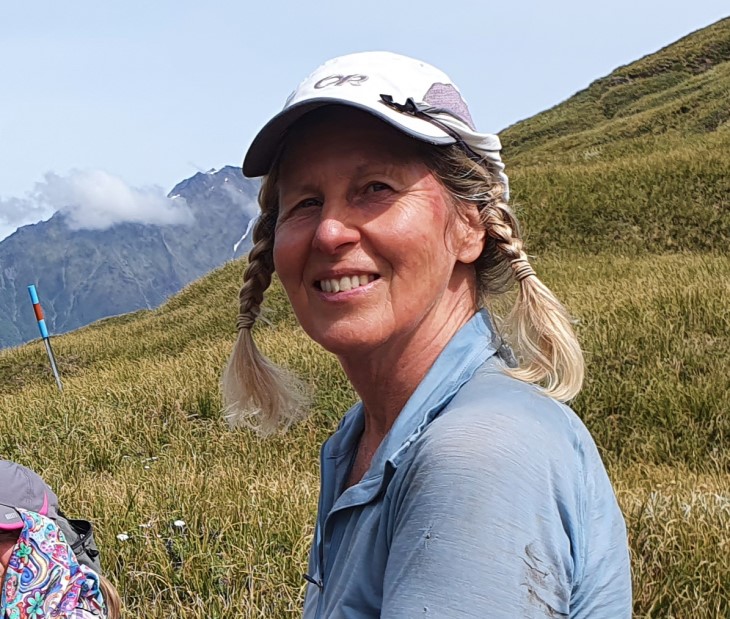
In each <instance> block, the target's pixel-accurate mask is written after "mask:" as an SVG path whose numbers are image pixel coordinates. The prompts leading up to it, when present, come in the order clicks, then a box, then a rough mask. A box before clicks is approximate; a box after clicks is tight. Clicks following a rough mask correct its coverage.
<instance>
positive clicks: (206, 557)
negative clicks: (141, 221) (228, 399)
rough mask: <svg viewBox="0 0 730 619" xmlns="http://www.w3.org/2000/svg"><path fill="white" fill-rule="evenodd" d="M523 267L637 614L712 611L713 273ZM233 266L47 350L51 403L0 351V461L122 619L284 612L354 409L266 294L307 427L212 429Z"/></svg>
mask: <svg viewBox="0 0 730 619" xmlns="http://www.w3.org/2000/svg"><path fill="white" fill-rule="evenodd" d="M537 267H538V268H539V270H540V272H541V274H542V275H543V276H544V277H545V279H546V281H548V282H550V283H551V285H553V287H554V288H555V290H556V291H557V292H558V294H560V295H561V297H562V298H564V299H565V301H566V302H567V303H568V305H569V306H570V307H571V308H572V310H573V311H574V313H575V315H576V317H577V318H578V319H579V331H580V336H581V338H582V340H583V343H584V345H585V348H586V352H587V358H588V383H587V386H586V389H585V391H584V393H583V394H582V395H581V396H580V398H579V400H578V401H577V402H576V403H575V408H576V409H577V410H578V412H579V413H580V414H581V416H582V417H583V418H584V420H585V421H586V423H587V424H588V426H589V428H590V429H591V431H592V432H593V434H594V436H595V437H596V440H597V442H598V443H599V445H600V447H601V450H602V453H603V455H604V458H605V459H606V462H607V463H608V465H609V471H610V474H611V476H612V479H613V480H614V483H615V485H616V489H617V493H618V496H619V500H620V502H621V505H622V507H623V509H624V512H625V514H626V517H627V521H628V524H629V530H630V534H631V546H632V551H633V561H634V579H635V585H636V593H637V596H636V616H637V617H668V616H675V617H693V618H695V617H697V618H708V619H709V618H710V617H712V618H715V617H720V616H726V615H727V614H728V613H730V595H728V588H727V586H726V585H727V584H728V582H730V562H729V560H728V553H727V546H728V544H730V481H729V478H728V471H730V453H729V452H728V451H727V450H726V449H723V448H722V445H727V444H728V441H729V440H730V420H729V419H728V416H727V414H726V408H727V402H728V395H729V394H730V379H729V378H728V375H727V371H726V360H727V359H728V358H729V357H730V317H728V313H727V311H726V310H725V308H727V307H728V302H729V301H730V288H729V287H728V286H729V284H728V282H730V259H728V258H727V257H725V256H719V255H713V254H707V255H694V256H688V255H684V256H655V257H644V258H641V259H631V258H623V257H610V256H598V257H585V256H581V255H565V256H556V257H553V258H551V259H550V260H540V261H539V262H538V264H537ZM241 268H242V265H241V264H240V263H233V264H229V265H228V266H226V267H225V268H224V269H222V270H220V271H217V272H216V273H214V274H213V275H212V276H210V277H208V278H205V279H203V280H201V281H199V282H197V283H196V284H194V285H192V286H190V287H189V288H187V289H186V290H184V291H183V292H182V293H181V294H180V295H178V296H177V297H175V298H173V299H172V300H171V301H170V302H169V303H167V304H166V305H164V306H163V307H161V308H160V309H158V310H156V311H147V312H140V313H137V314H131V315H127V316H123V317H119V318H113V319H107V320H105V321H103V322H101V323H97V324H95V325H92V326H90V327H87V328H85V329H81V330H79V331H77V332H75V333H73V334H69V335H66V336H62V337H59V338H56V340H55V348H56V352H57V356H58V360H59V366H60V367H61V370H62V371H63V374H64V379H65V387H66V389H65V392H64V394H63V395H60V394H59V393H58V392H57V391H55V388H54V386H53V382H52V378H51V376H50V373H49V371H48V370H47V369H46V363H45V361H44V358H43V355H44V353H43V349H42V346H41V345H40V343H39V342H36V343H34V344H30V345H26V346H25V347H23V348H19V349H16V350H9V351H4V352H2V353H0V385H1V386H0V412H1V413H2V414H0V453H2V454H3V455H5V456H6V457H10V458H14V459H17V460H19V461H21V462H23V463H25V464H28V465H31V466H33V467H34V468H36V469H37V470H39V471H40V472H41V473H42V474H43V475H44V476H45V477H46V478H47V479H48V480H49V481H50V482H51V483H52V484H53V485H55V486H56V487H57V488H58V489H59V492H60V496H61V499H62V501H63V502H64V503H65V504H66V505H67V506H68V511H70V512H73V513H82V514H88V515H91V516H93V517H94V519H95V520H96V521H97V523H98V527H99V538H100V542H101V544H102V546H103V548H104V549H105V554H104V564H105V566H106V567H107V568H108V569H110V570H111V572H112V575H113V577H114V579H115V580H116V582H117V583H118V584H119V586H120V588H121V589H122V590H123V591H124V592H125V597H126V600H127V604H128V605H129V614H128V616H129V617H171V616H172V617H185V618H191V619H192V618H200V619H202V618H203V617H222V616H224V615H225V616H229V615H231V614H232V615H233V616H240V617H261V616H266V617H285V616H292V617H293V616H297V613H298V612H299V611H298V608H299V604H300V601H301V595H302V586H303V581H302V579H301V574H302V571H303V569H304V565H305V555H306V551H307V547H308V544H309V539H310V535H311V532H312V529H311V527H312V523H313V518H314V512H315V508H316V494H317V490H318V485H317V462H318V458H317V453H318V446H319V443H320V442H321V441H322V440H323V439H324V438H325V436H327V434H328V433H329V432H331V431H332V429H333V428H334V426H335V424H336V423H337V420H338V417H339V415H340V414H341V412H342V411H343V410H344V409H345V408H346V407H347V406H348V405H349V404H350V403H351V402H352V401H353V400H354V394H353V393H352V391H351V389H350V388H349V386H348V384H347V382H346V381H345V379H344V377H343V375H342V373H341V371H340V369H339V366H338V364H337V363H336V361H335V360H334V359H333V358H332V357H330V356H329V355H327V354H324V353H322V352H321V351H319V350H317V349H316V347H315V346H313V345H312V343H311V342H309V341H308V339H307V338H306V336H304V335H303V334H302V333H301V331H300V330H299V329H298V328H297V327H296V325H295V323H294V321H293V319H292V317H291V315H290V314H289V313H288V311H287V309H286V302H285V300H284V297H283V295H282V293H281V291H280V290H279V289H278V288H277V289H275V290H274V291H273V294H271V295H269V299H268V306H269V319H270V321H271V323H272V324H271V326H267V325H262V326H260V327H259V328H258V330H257V339H258V341H259V342H260V343H261V345H262V347H263V348H264V349H265V350H266V351H268V352H269V353H270V354H271V355H272V356H273V357H274V358H275V359H276V360H277V361H279V362H281V363H284V364H286V365H288V366H289V367H292V368H294V369H295V370H296V371H297V372H299V373H300V374H301V375H303V376H304V377H305V378H306V379H307V381H308V382H309V384H310V385H311V386H312V390H313V393H314V394H315V400H314V407H313V410H312V414H311V416H310V418H309V419H308V420H307V421H306V422H304V423H303V424H301V425H300V426H298V427H296V428H295V429H294V430H293V431H292V432H291V433H289V434H288V435H286V436H282V437H276V438H274V439H272V440H270V441H266V442H262V441H260V440H259V439H257V438H256V437H254V436H253V435H251V434H250V433H249V432H247V431H236V432H231V431H229V430H228V429H227V428H226V426H225V424H224V423H223V422H222V421H221V419H220V416H219V409H220V399H219V390H218V380H219V371H220V368H221V366H222V365H223V363H224V360H225V358H226V355H227V354H228V351H229V350H230V346H231V344H232V342H233V332H232V325H233V324H234V319H235V309H236V308H235V302H234V300H235V296H236V287H237V285H238V281H239V276H240V272H241ZM178 519H182V520H184V521H185V523H186V526H185V528H184V529H179V528H177V527H175V526H174V525H173V522H174V521H175V520H178ZM120 533H126V534H128V535H129V537H130V539H129V540H126V541H119V540H117V539H116V535H117V534H120ZM145 600H153V603H152V604H150V603H148V602H146V601H145Z"/></svg>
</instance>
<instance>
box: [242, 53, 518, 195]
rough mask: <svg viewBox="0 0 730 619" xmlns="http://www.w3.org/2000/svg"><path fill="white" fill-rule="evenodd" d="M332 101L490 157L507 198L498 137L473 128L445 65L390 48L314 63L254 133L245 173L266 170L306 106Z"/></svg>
mask: <svg viewBox="0 0 730 619" xmlns="http://www.w3.org/2000/svg"><path fill="white" fill-rule="evenodd" d="M333 104H339V105H347V106H349V107H354V108H357V109H360V110H363V111H365V112H368V113H370V114H373V115H374V116H376V117H378V118H379V119H381V120H383V121H385V122H387V123H389V124H390V125H391V126H393V127H395V128H396V129H399V130H400V131H403V132H404V133H406V134H407V135H410V136H412V137H414V138H416V139H419V140H423V141H424V142H427V143H430V144H436V145H447V144H455V143H461V144H462V146H464V147H465V148H466V150H467V151H468V152H469V154H470V155H473V156H475V158H478V159H479V160H486V161H488V162H489V164H490V169H492V170H494V171H495V176H496V177H497V178H498V180H499V181H500V182H501V183H502V184H503V185H504V188H505V199H507V197H508V195H509V193H508V192H509V184H508V180H507V176H506V175H505V174H504V171H503V170H504V163H502V159H501V157H500V154H499V153H500V150H501V148H502V146H501V143H500V141H499V138H498V137H497V136H496V135H492V134H488V133H478V132H477V131H476V128H475V127H474V121H473V120H472V117H471V114H470V113H469V108H468V106H467V104H466V101H464V99H463V97H462V96H461V93H460V91H459V89H458V88H457V87H456V86H455V85H454V83H453V82H452V81H451V79H450V78H449V76H448V75H446V74H445V73H444V72H443V71H440V70H439V69H437V68H436V67H433V66H431V65H429V64H427V63H425V62H422V61H420V60H415V59H414V58H409V57H407V56H401V55H399V54H394V53H391V52H362V53H357V54H349V55H347V56H339V57H337V58H333V59H332V60H329V61H327V62H325V63H324V64H323V65H322V66H320V67H318V68H317V69H315V70H314V72H312V73H311V74H310V75H309V76H308V77H307V78H306V79H305V80H304V81H303V82H302V83H301V84H299V86H298V87H297V88H296V90H294V92H292V93H291V94H290V95H289V97H288V98H287V100H286V103H284V109H283V110H282V111H281V112H279V113H278V114H277V115H276V116H274V117H273V118H272V119H271V120H270V121H269V122H267V123H266V125H264V127H263V128H262V129H261V130H260V131H259V133H258V135H256V137H255V138H254V140H253V142H252V143H251V146H250V147H249V149H248V152H247V153H246V156H245V158H244V161H243V173H244V175H245V176H248V177H251V178H253V177H256V176H263V175H265V174H268V173H269V171H270V169H271V166H272V164H273V162H274V158H275V156H276V153H277V150H278V148H279V145H280V144H281V142H282V140H283V139H284V136H285V135H286V132H287V130H288V129H289V128H290V127H291V126H292V125H293V124H294V123H295V122H296V121H297V120H298V119H299V118H301V117H302V116H303V115H304V114H306V113H307V112H310V111H312V110H314V109H316V108H319V107H322V106H325V105H333Z"/></svg>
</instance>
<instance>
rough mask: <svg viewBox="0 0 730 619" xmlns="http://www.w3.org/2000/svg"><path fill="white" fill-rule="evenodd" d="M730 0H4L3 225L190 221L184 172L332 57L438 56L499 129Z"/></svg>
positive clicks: (239, 149)
mask: <svg viewBox="0 0 730 619" xmlns="http://www.w3.org/2000/svg"><path fill="white" fill-rule="evenodd" d="M729 14H730V9H729V8H728V4H727V0H694V1H693V2H691V3H687V2H686V1H684V0H683V1H681V2H680V1H679V0H613V1H612V2H590V1H586V0H581V1H573V0H570V1H568V0H565V1H561V0H553V2H544V1H540V0H512V1H510V2H505V3H497V2H493V1H491V0H481V1H477V0H452V1H451V2H443V0H420V1H413V2H409V1H406V2H398V1H394V0H370V1H369V2H364V1H360V2H348V1H346V0H339V1H331V0H320V1H317V2H306V1H295V0H261V1H259V2H255V3H254V2H246V1H244V0H239V1H234V0H218V1H216V0H210V1H209V2H205V3H203V2H200V1H198V2H191V1H188V0H174V1H173V0H155V1H154V2H149V0H146V1H141V0H124V2H122V1H121V0H118V1H116V2H115V1H113V0H109V1H105V2H99V0H68V1H67V2H58V1H57V0H34V1H33V2H2V3H1V4H0V59H2V60H0V239H2V238H4V237H6V236H7V235H9V234H10V233H12V232H13V231H14V230H15V229H16V228H17V227H18V226H20V225H25V224H28V223H33V222H37V221H39V220H41V219H44V218H47V217H49V216H50V215H51V214H52V213H53V212H54V211H56V210H64V209H65V210H66V211H67V212H68V213H69V214H70V215H71V216H72V217H71V219H72V221H74V222H75V225H76V226H77V227H84V226H86V227H104V226H108V225H112V224H113V223H116V222H117V221H148V222H149V223H165V222H173V221H184V220H185V219H186V217H188V216H189V213H188V212H187V211H186V207H185V205H184V204H176V203H175V202H174V201H171V200H169V199H168V198H166V194H167V193H168V192H169V191H170V190H171V189H172V187H173V186H174V185H175V184H177V183H178V182H180V181H181V180H183V179H185V178H188V177H190V176H192V175H193V174H195V173H196V172H198V171H206V170H209V169H211V168H220V167H222V166H224V165H240V163H241V161H242V158H243V154H244V152H245V150H246V148H247V146H248V145H249V143H250V142H251V140H252V139H253V137H254V135H255V134H256V131H257V130H258V129H259V128H260V127H261V126H262V125H263V124H264V123H265V122H266V121H267V120H268V119H269V118H270V117H271V116H272V115H273V114H274V113H276V112H277V111H278V110H279V109H280V108H281V106H282V105H283V103H284V101H285V99H286V97H287V95H288V94H289V93H290V92H291V91H292V90H293V89H294V88H295V87H296V85H297V84H298V83H299V82H300V81H301V80H302V79H303V78H304V77H306V75H307V74H309V73H310V72H311V71H312V70H313V69H314V68H316V67H317V66H318V65H319V64H321V63H322V62H324V61H325V60H327V59H328V58H332V57H334V56H338V55H342V54H346V53H351V52H356V51H365V50H376V49H381V50H389V51H394V52H398V53H402V54H406V55H409V56H413V57H416V58H419V59H421V60H425V61H426V62H429V63H431V64H433V65H436V66H437V67H439V68H440V69H442V70H444V71H445V72H446V73H447V74H449V75H450V77H451V78H452V80H453V81H454V83H455V84H456V85H457V86H458V87H459V88H460V89H461V91H462V94H463V95H464V97H465V99H466V100H467V102H468V103H469V107H470V109H471V114H472V117H473V118H474V120H475V122H476V125H477V127H478V128H479V129H480V130H481V131H490V132H498V131H500V130H502V129H504V128H506V127H508V126H509V125H511V124H513V123H515V122H517V121H519V120H522V119H524V118H528V117H530V116H532V115H534V114H537V113H538V112H541V111H542V110H545V109H547V108H549V107H552V106H553V105H556V104H557V103H560V102H561V101H563V100H565V99H567V98H569V97H570V96H571V95H573V94H575V92H577V91H578V90H581V89H583V88H585V87H586V86H588V85H589V84H590V83H591V82H592V81H593V80H595V79H598V78H599V77H602V76H604V75H606V74H608V73H610V72H611V71H613V70H614V69H616V68H617V67H619V66H621V65H624V64H627V63H630V62H633V61H634V60H637V59H638V58H640V57H642V56H644V55H646V54H649V53H652V52H654V51H657V50H658V49H660V48H662V47H664V46H665V45H668V44H670V43H672V42H674V41H676V40H677V39H679V38H681V37H682V36H684V35H686V34H689V33H690V32H692V31H694V30H696V29H698V28H702V27H704V26H707V25H709V24H711V23H713V22H715V21H717V20H719V19H721V18H723V17H727V16H728V15H729ZM507 163H508V164H509V162H507Z"/></svg>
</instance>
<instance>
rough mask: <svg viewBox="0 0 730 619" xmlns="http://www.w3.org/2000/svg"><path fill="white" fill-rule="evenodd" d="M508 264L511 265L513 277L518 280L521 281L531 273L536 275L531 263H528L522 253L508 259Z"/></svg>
mask: <svg viewBox="0 0 730 619" xmlns="http://www.w3.org/2000/svg"><path fill="white" fill-rule="evenodd" d="M510 264H511V265H512V270H513V271H514V275H515V279H516V280H517V281H518V282H521V281H522V280H523V279H525V278H526V277H530V276H531V275H537V274H536V273H535V271H534V269H533V268H532V265H530V263H529V262H528V261H527V256H524V255H523V256H520V257H519V258H515V259H514V260H510Z"/></svg>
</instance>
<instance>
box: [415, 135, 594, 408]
mask: <svg viewBox="0 0 730 619" xmlns="http://www.w3.org/2000/svg"><path fill="white" fill-rule="evenodd" d="M425 158H426V160H427V162H428V163H429V165H430V167H431V169H432V170H433V171H434V173H435V174H436V176H437V177H438V178H439V179H440V181H441V182H442V183H443V185H444V186H445V188H446V190H447V191H448V192H449V194H450V195H451V197H452V199H453V201H454V204H455V206H456V208H457V210H458V209H459V208H461V209H463V208H464V207H465V206H466V207H470V206H476V207H477V209H478V210H479V216H480V221H481V223H482V225H483V226H484V229H485V232H486V241H485V244H484V250H483V251H482V254H481V256H480V257H479V258H478V259H477V261H476V262H475V265H474V266H475V268H476V274H477V280H478V287H479V295H480V297H481V300H482V303H486V301H487V299H488V298H489V297H493V296H497V295H500V294H502V293H504V292H506V291H507V290H509V288H510V287H511V286H512V285H513V283H514V282H515V281H516V282H517V284H518V286H519V291H518V294H517V298H516V300H515V303H514V305H513V306H512V309H511V311H510V312H509V314H508V315H507V317H506V319H505V320H504V321H503V326H504V328H505V330H506V331H507V333H508V335H510V336H511V337H510V343H511V344H512V346H513V347H514V348H515V351H516V353H517V355H518V358H519V361H520V365H519V367H518V368H515V369H510V370H508V372H509V374H511V375H512V376H514V377H515V378H519V379H521V380H524V381H527V382H530V383H539V382H542V383H543V384H544V386H545V388H546V392H547V394H548V395H550V396H552V397H554V398H556V399H558V400H569V399H571V398H573V397H575V396H576V395H577V394H578V392H579V391H580V388H581V385H582V384H583V375H584V361H583V353H582V352H581V349H580V345H579V343H578V340H577V338H576V336H575V333H574V331H573V327H572V321H571V318H570V315H569V314H568V312H567V310H566V309H565V307H563V305H562V304H561V303H560V301H558V299H557V298H556V297H555V295H554V294H553V293H552V292H551V291H550V289H549V288H548V287H547V286H545V284H543V283H542V282H541V281H540V279H539V278H538V277H537V275H536V273H535V271H534V269H533V268H532V266H531V265H530V262H529V260H528V257H527V254H526V253H525V251H524V248H523V241H522V236H521V234H520V229H519V223H518V221H517V218H516V217H515V216H514V214H513V212H512V210H511V209H510V207H509V206H508V205H507V204H506V203H505V202H504V199H503V195H504V190H503V188H502V186H501V184H500V183H499V182H498V180H497V175H496V174H495V171H494V170H490V169H489V168H488V167H487V165H488V164H486V163H483V164H480V163H478V162H475V161H473V160H472V159H470V158H469V157H468V156H467V155H466V154H465V153H464V151H462V150H461V149H460V148H459V147H458V146H448V147H430V148H429V149H428V151H427V152H426V153H425Z"/></svg>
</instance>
